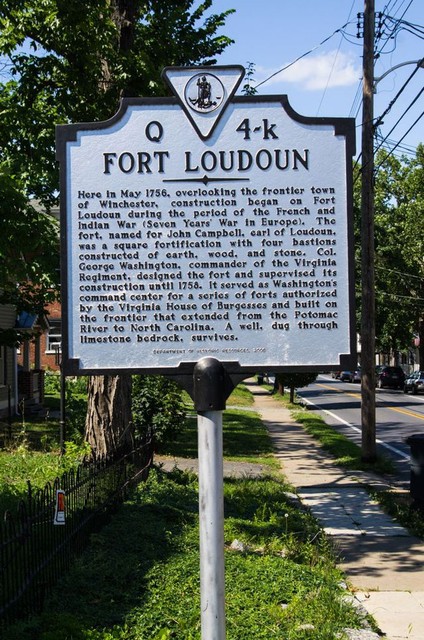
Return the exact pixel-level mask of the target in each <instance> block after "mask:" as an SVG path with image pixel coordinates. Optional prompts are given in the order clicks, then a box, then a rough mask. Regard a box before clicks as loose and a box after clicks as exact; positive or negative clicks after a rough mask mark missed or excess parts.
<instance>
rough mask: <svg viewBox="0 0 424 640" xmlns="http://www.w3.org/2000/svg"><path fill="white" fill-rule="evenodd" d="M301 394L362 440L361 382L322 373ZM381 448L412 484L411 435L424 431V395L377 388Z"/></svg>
mask: <svg viewBox="0 0 424 640" xmlns="http://www.w3.org/2000/svg"><path fill="white" fill-rule="evenodd" d="M298 393H299V395H300V396H301V397H302V398H303V399H304V400H305V402H307V403H308V404H309V405H311V407H313V408H314V409H316V410H317V411H319V413H320V414H321V415H322V417H323V418H324V420H325V421H326V423H327V424H330V425H332V426H333V427H334V428H336V429H337V430H338V431H340V432H342V433H343V434H345V435H346V436H347V437H349V438H351V439H352V440H354V441H355V442H356V443H357V444H358V445H360V444H361V389H360V385H359V384H355V383H347V382H340V381H339V380H335V379H333V378H331V377H330V376H324V375H322V376H319V377H318V379H317V381H316V383H314V384H311V385H309V386H308V387H305V388H304V389H299V391H298ZM376 433H377V445H378V448H379V449H380V450H381V452H382V453H384V454H385V455H386V456H390V457H391V458H392V459H393V460H394V462H395V463H396V469H397V471H398V474H399V480H400V481H401V484H404V483H405V484H408V482H409V474H410V447H409V445H408V444H407V443H406V442H405V440H406V438H408V436H410V435H413V434H416V433H419V434H424V395H415V396H413V395H410V394H408V395H406V394H404V393H403V391H398V390H394V389H376Z"/></svg>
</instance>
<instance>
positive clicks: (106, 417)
mask: <svg viewBox="0 0 424 640" xmlns="http://www.w3.org/2000/svg"><path fill="white" fill-rule="evenodd" d="M138 5H139V3H138V2H137V1H136V0H110V7H111V8H112V12H113V13H112V19H113V20H114V22H115V24H116V26H117V48H118V50H119V51H120V52H121V53H128V52H129V51H130V50H131V47H132V44H133V41H134V23H135V20H136V18H137V13H138ZM100 63H101V68H102V76H103V79H102V81H101V82H100V84H99V90H100V91H106V90H107V89H108V88H110V84H111V83H113V77H112V76H111V73H110V70H109V65H108V62H107V60H101V62H100ZM124 93H128V91H127V92H124ZM129 93H131V91H129ZM116 106H117V107H118V105H116ZM85 439H86V440H87V442H89V443H90V445H91V448H92V452H93V456H94V457H98V456H102V455H105V454H108V453H113V452H114V451H116V450H117V449H121V448H122V449H124V450H129V448H130V447H131V445H132V442H133V425H132V422H131V375H129V374H126V375H119V376H92V377H90V382H89V386H88V401H87V415H86V419H85Z"/></svg>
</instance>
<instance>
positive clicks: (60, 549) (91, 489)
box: [0, 437, 153, 631]
mask: <svg viewBox="0 0 424 640" xmlns="http://www.w3.org/2000/svg"><path fill="white" fill-rule="evenodd" d="M152 461H153V440H152V438H151V437H149V438H147V439H145V440H144V441H143V442H142V443H139V444H137V446H135V447H134V449H133V450H132V451H131V452H129V453H126V454H120V455H114V456H109V457H105V458H101V459H97V460H93V461H90V462H85V463H82V464H81V465H80V466H79V467H78V468H77V469H76V470H71V471H69V472H66V473H64V474H63V475H62V476H61V477H60V478H56V480H55V482H54V483H48V484H47V485H46V486H45V488H44V489H41V490H37V491H36V492H33V491H32V489H31V485H30V483H28V495H27V497H26V498H25V499H24V500H22V501H21V502H20V503H19V506H18V508H17V512H16V514H12V513H11V512H9V511H7V512H6V513H5V514H4V519H3V521H2V522H1V523H0V578H1V584H0V631H1V628H2V627H4V626H5V625H7V624H10V623H11V622H13V621H16V620H18V619H20V618H27V617H29V616H30V615H31V614H33V613H38V612H40V611H41V610H42V607H43V602H44V598H45V595H46V593H47V592H48V591H49V589H50V588H51V587H52V586H53V585H54V584H55V583H56V581H57V580H58V578H59V577H60V576H61V575H62V574H63V572H64V571H66V570H67V568H68V567H69V565H70V562H71V560H72V558H73V557H74V556H75V555H77V554H78V553H79V552H80V551H81V550H82V549H83V548H84V546H86V545H87V544H88V542H89V539H90V534H91V533H92V532H94V531H96V530H99V529H100V527H101V526H102V525H103V524H104V523H105V522H106V521H107V519H108V517H109V516H110V515H111V513H112V512H113V510H114V509H116V508H117V507H118V506H119V504H120V503H122V501H123V500H124V499H125V496H126V495H127V491H128V489H129V488H130V487H131V486H132V485H134V484H136V483H138V482H141V481H145V480H146V479H147V477H148V474H149V469H150V466H151V464H152Z"/></svg>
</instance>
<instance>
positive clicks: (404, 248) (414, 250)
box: [356, 145, 424, 368]
mask: <svg viewBox="0 0 424 640" xmlns="http://www.w3.org/2000/svg"><path fill="white" fill-rule="evenodd" d="M375 164H376V167H378V171H377V173H376V178H375V281H376V348H377V351H379V352H382V353H386V354H387V357H389V356H391V355H393V354H394V355H395V357H396V354H398V353H399V352H400V351H404V350H405V349H407V348H408V347H412V344H413V338H414V336H417V335H420V336H421V348H420V366H421V368H422V367H423V366H424V262H423V256H424V236H423V233H422V228H421V227H422V225H421V223H420V220H421V218H422V211H423V207H424V146H423V145H419V146H418V148H417V150H416V155H415V157H414V158H406V157H403V158H401V159H399V158H395V157H394V156H389V157H388V156H387V155H386V153H385V152H380V153H378V154H377V156H376V161H375ZM357 182H358V181H357ZM356 196H357V197H356V205H357V206H356V214H357V215H356V220H357V224H356V230H357V234H358V236H359V228H360V217H359V195H358V194H357V193H356ZM359 252H360V243H359V240H357V252H356V253H357V264H359V262H360V260H359ZM358 275H359V274H358ZM357 283H358V289H359V285H360V277H358V278H357ZM358 293H359V291H358ZM358 310H359V312H360V304H358Z"/></svg>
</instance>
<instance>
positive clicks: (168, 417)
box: [132, 375, 186, 446]
mask: <svg viewBox="0 0 424 640" xmlns="http://www.w3.org/2000/svg"><path fill="white" fill-rule="evenodd" d="M132 411H133V423H134V427H135V434H136V435H138V436H144V435H146V434H147V433H152V435H153V438H154V441H155V446H158V445H160V444H161V443H163V442H165V441H166V440H167V439H169V438H172V437H175V436H176V435H177V434H179V433H181V431H182V429H183V428H184V422H185V413H186V412H185V407H184V402H183V400H182V393H181V389H180V388H179V386H178V385H177V383H176V382H174V380H171V379H169V378H165V377H164V376H151V375H141V376H133V395H132Z"/></svg>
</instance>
